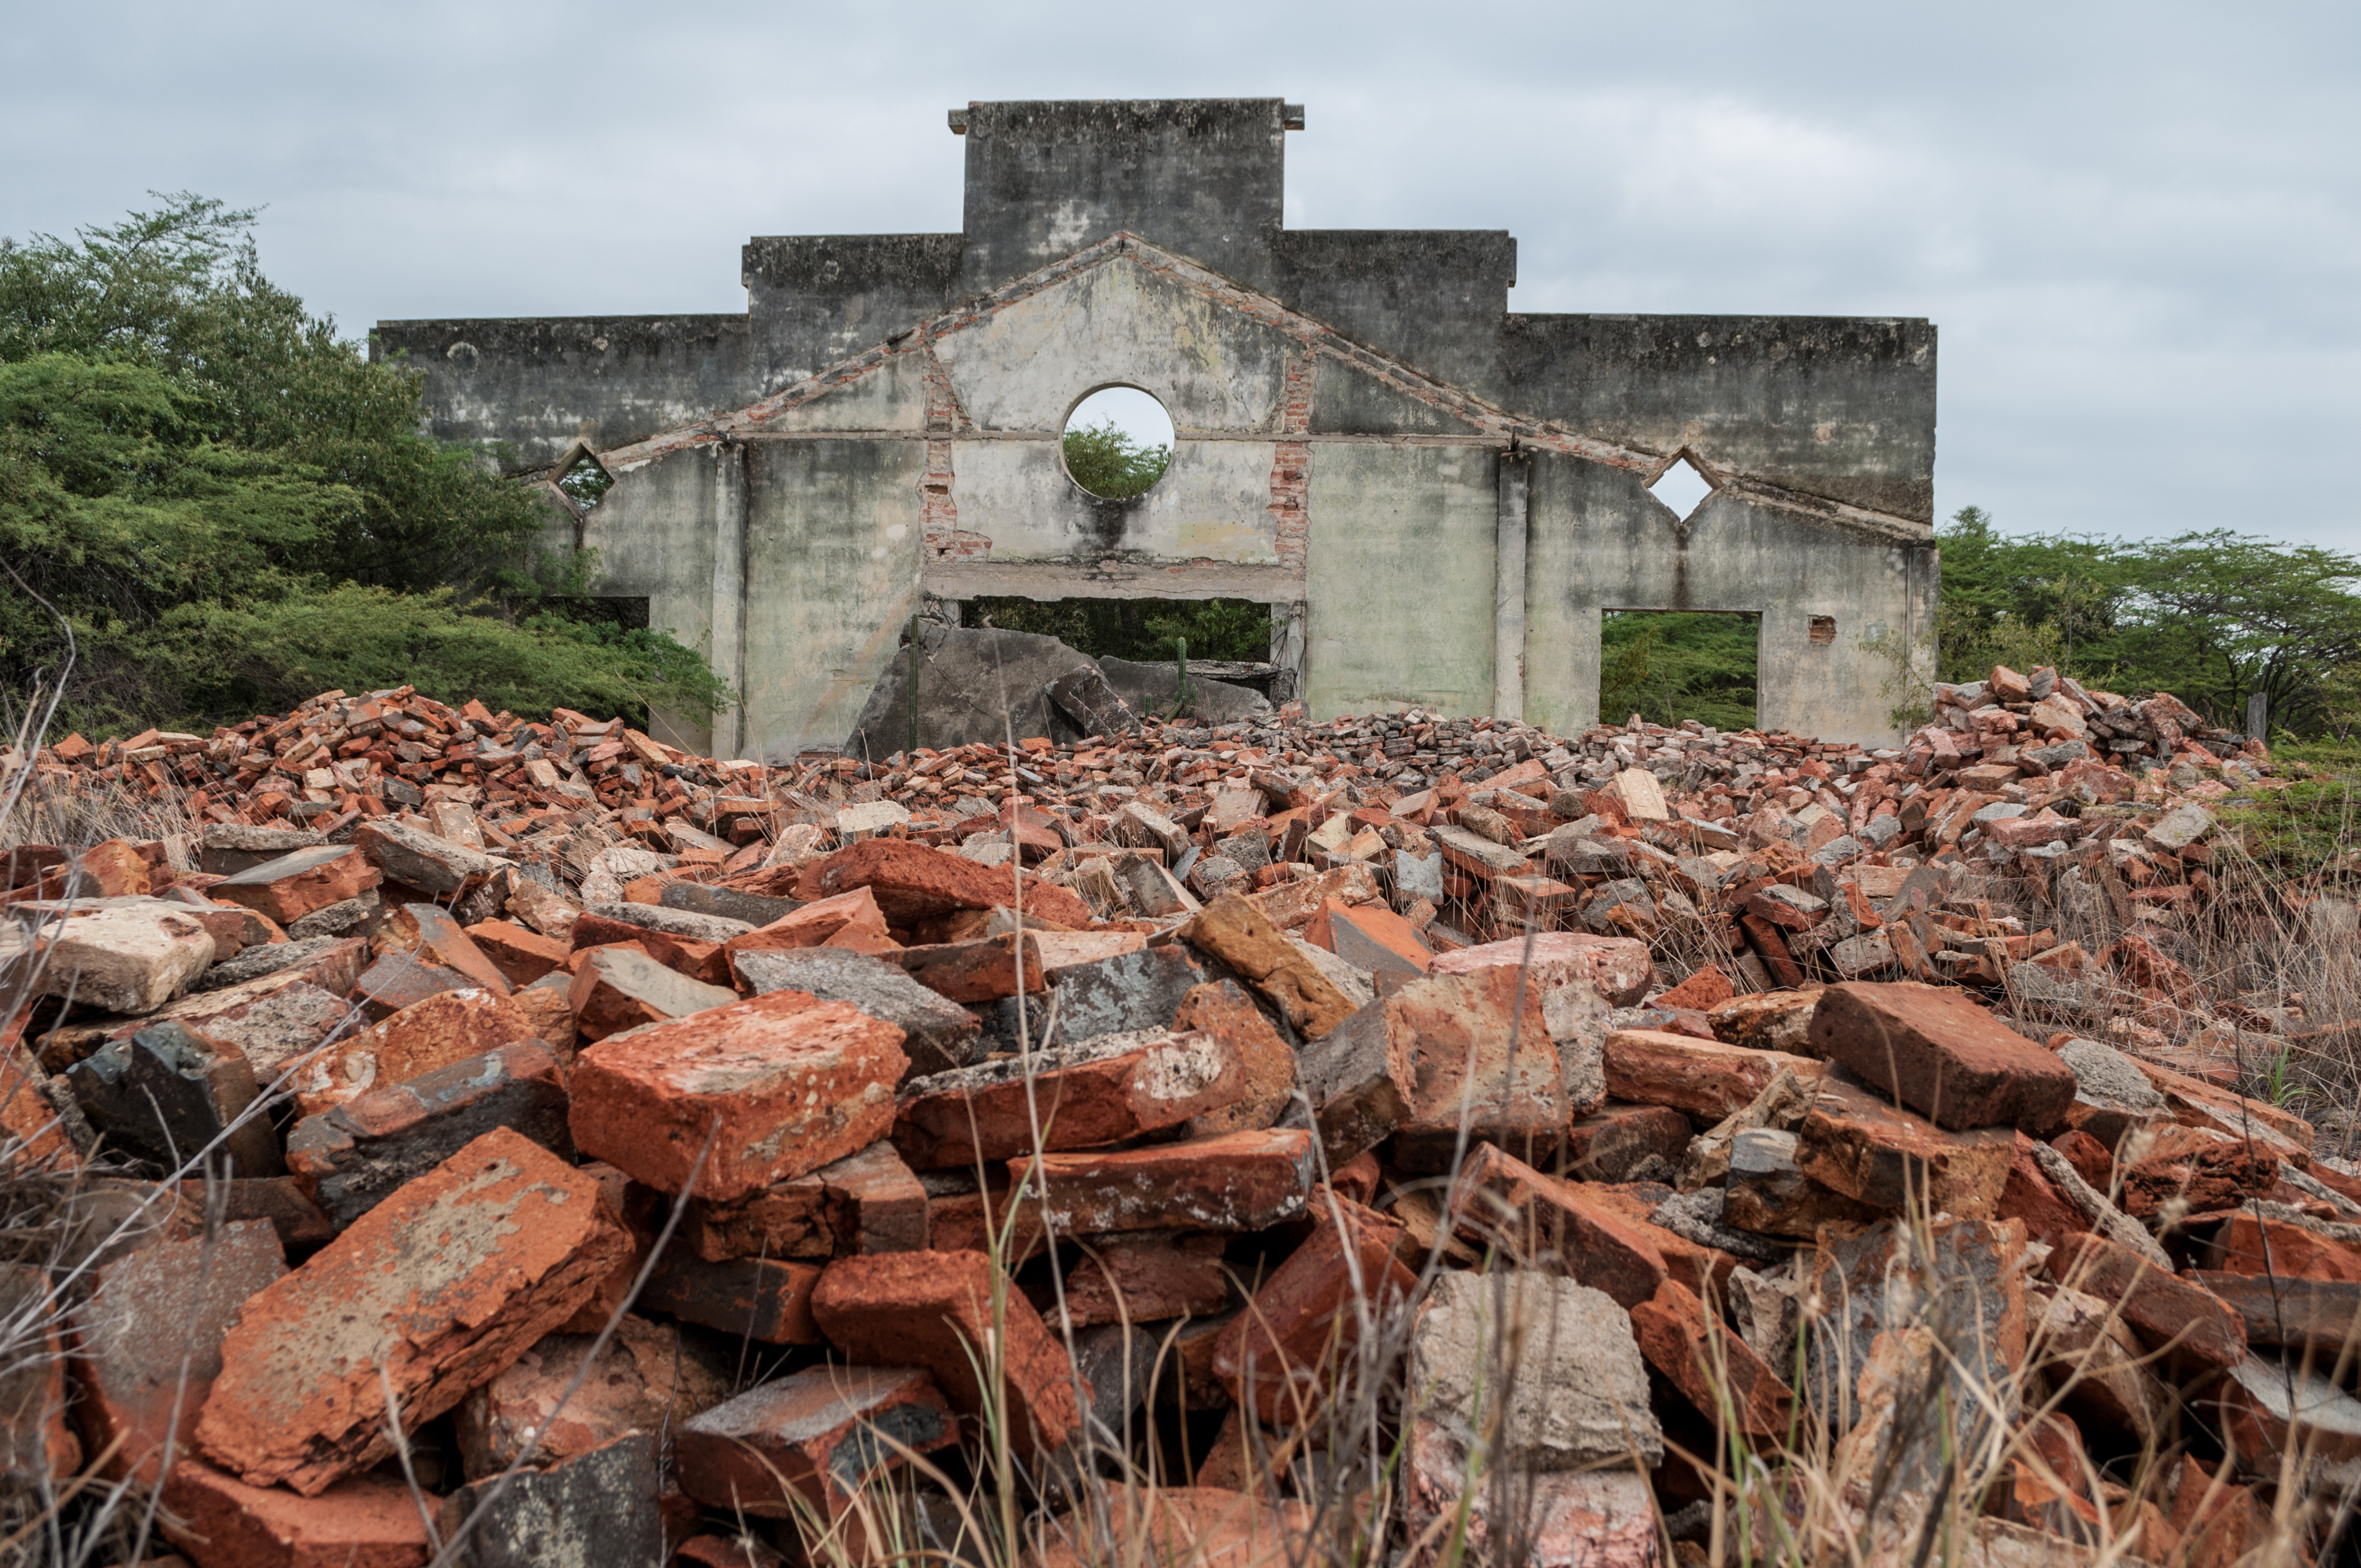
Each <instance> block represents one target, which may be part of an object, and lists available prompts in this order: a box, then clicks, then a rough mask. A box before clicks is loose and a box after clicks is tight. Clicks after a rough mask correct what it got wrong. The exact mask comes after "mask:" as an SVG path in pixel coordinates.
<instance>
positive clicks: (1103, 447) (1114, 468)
mask: <svg viewBox="0 0 2361 1568" xmlns="http://www.w3.org/2000/svg"><path fill="white" fill-rule="evenodd" d="M1063 445H1064V448H1065V457H1066V473H1067V474H1068V475H1069V476H1070V477H1071V478H1072V479H1073V481H1074V483H1075V484H1077V485H1080V486H1081V487H1082V488H1083V489H1085V490H1088V491H1089V492H1090V493H1091V494H1092V495H1094V496H1097V497H1099V498H1100V499H1103V500H1112V501H1119V500H1126V499H1130V498H1131V497H1133V496H1136V495H1139V494H1141V493H1142V492H1144V491H1146V490H1147V489H1148V488H1149V487H1150V486H1152V485H1154V484H1155V483H1156V481H1157V480H1159V479H1160V478H1162V477H1164V470H1165V469H1166V468H1167V467H1169V466H1171V462H1172V416H1171V415H1170V414H1169V413H1167V412H1165V411H1164V405H1163V404H1162V403H1159V402H1158V401H1157V400H1155V399H1154V398H1152V397H1150V396H1149V395H1148V393H1146V392H1143V391H1141V390H1140V389H1138V388H1137V387H1102V388H1100V389H1098V390H1097V391H1095V392H1093V393H1092V394H1091V395H1090V396H1089V397H1087V398H1084V399H1083V400H1082V401H1081V402H1079V403H1076V404H1075V405H1074V411H1073V412H1071V413H1070V414H1068V415H1067V416H1066V430H1065V434H1064V437H1063Z"/></svg>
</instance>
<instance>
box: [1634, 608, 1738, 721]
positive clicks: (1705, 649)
mask: <svg viewBox="0 0 2361 1568" xmlns="http://www.w3.org/2000/svg"><path fill="white" fill-rule="evenodd" d="M1759 636H1760V623H1759V622H1758V621H1757V620H1755V618H1754V617H1752V616H1751V615H1708V614H1704V613H1691V612H1682V611H1662V612H1659V611H1649V610H1609V611H1608V612H1607V614H1606V617H1605V619H1604V620H1603V622H1602V624H1601V628H1600V638H1599V641H1600V651H1599V675H1598V721H1599V722H1600V723H1602V724H1621V723H1624V722H1625V721H1626V720H1628V719H1629V718H1631V715H1632V714H1634V713H1637V714H1638V715H1639V716H1640V717H1641V718H1644V719H1646V720H1648V721H1649V722H1650V723H1653V724H1664V725H1675V724H1678V723H1680V722H1681V721H1682V720H1683V719H1685V718H1694V719H1697V721H1699V722H1700V723H1703V724H1709V725H1711V726H1712V727H1713V728H1715V729H1749V728H1751V727H1752V725H1753V723H1754V719H1755V691H1754V671H1755V650H1756V645H1757V641H1758V639H1759Z"/></svg>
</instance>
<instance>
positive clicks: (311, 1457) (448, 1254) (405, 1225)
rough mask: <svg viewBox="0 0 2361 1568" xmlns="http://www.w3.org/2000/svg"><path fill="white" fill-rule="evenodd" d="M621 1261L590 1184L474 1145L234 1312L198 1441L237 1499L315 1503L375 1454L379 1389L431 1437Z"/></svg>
mask: <svg viewBox="0 0 2361 1568" xmlns="http://www.w3.org/2000/svg"><path fill="white" fill-rule="evenodd" d="M421 1236H433V1237H435V1238H436V1239H437V1242H438V1245H435V1246H434V1247H431V1248H422V1247H420V1246H419V1245H417V1242H418V1238H419V1237H421ZM629 1252H630V1240H629V1238H628V1237H627V1236H626V1235H625V1234H624V1232H623V1230H622V1227H621V1226H620V1225H618V1224H616V1223H614V1222H613V1221H612V1220H610V1219H609V1218H608V1217H607V1216H606V1213H605V1211H604V1208H603V1206H602V1205H601V1204H600V1202H599V1201H598V1182H597V1181H596V1180H595V1179H592V1178H591V1177H590V1176H588V1174H586V1173H584V1172H581V1171H577V1170H576V1169H575V1168H573V1167H571V1166H569V1165H567V1164H566V1163H565V1162H564V1161H563V1160H560V1159H559V1158H558V1157H556V1156H555V1155H553V1154H551V1153H550V1152H549V1151H548V1150H546V1149H544V1148H542V1147H541V1146H539V1145H537V1144H534V1143H533V1142H532V1141H530V1140H529V1139H526V1138H524V1137H522V1136H520V1135H517V1134H515V1133H512V1132H509V1131H507V1130H506V1129H500V1130H498V1131H495V1132H490V1133H487V1134H485V1135H483V1136H482V1137H480V1138H478V1139H477V1140H476V1141H475V1142H474V1143H472V1144H469V1145H468V1146H467V1147H466V1148H464V1149H462V1150H460V1151H459V1153H458V1154H456V1155H455V1156H453V1157H451V1158H450V1159H448V1160H446V1161H445V1162H444V1163H443V1164H442V1165H440V1166H438V1167H436V1168H434V1170H432V1171H430V1172H428V1173H427V1174H426V1175H424V1176H423V1177H420V1178H418V1179H416V1180H413V1181H412V1182H410V1183H408V1184H407V1185H405V1186H404V1187H402V1188H401V1190H399V1191H397V1192H396V1193H395V1194H394V1195H393V1196H392V1197H391V1198H390V1199H388V1200H387V1201H385V1202H383V1203H380V1204H379V1205H378V1206H377V1208H375V1209H373V1210H371V1211H370V1212H368V1214H365V1215H363V1216H362V1217H361V1219H360V1221H359V1223H357V1224H355V1225H354V1226H353V1227H352V1228H351V1229H350V1230H348V1231H346V1233H345V1234H343V1235H341V1236H339V1237H337V1238H336V1239H335V1241H333V1242H331V1243H329V1244H328V1245H327V1246H326V1247H325V1248H324V1249H322V1251H321V1252H320V1253H319V1254H318V1255H316V1256H314V1257H313V1258H312V1259H311V1260H310V1261H309V1262H308V1263H306V1264H305V1265H304V1266H302V1268H301V1269H298V1270H297V1271H296V1272H294V1273H293V1274H291V1275H289V1276H287V1277H285V1278H284V1279H281V1280H280V1281H279V1282H278V1283H277V1284H275V1285H272V1286H270V1287H269V1288H267V1289H265V1290H263V1291H262V1292H261V1293H260V1294H258V1295H257V1296H255V1297H254V1298H253V1299H250V1300H249V1301H248V1302H247V1305H246V1307H245V1309H244V1310H243V1311H242V1312H241V1314H240V1317H239V1321H238V1324H237V1326H236V1328H234V1329H232V1330H231V1331H230V1332H229V1334H228V1336H227V1338H226V1339H225V1341H224V1342H223V1345H222V1373H221V1376H220V1377H219V1378H217V1379H216V1380H215V1381H214V1392H213V1396H212V1398H209V1399H208V1400H207V1401H206V1402H205V1408H204V1414H203V1417H202V1418H201V1420H199V1422H198V1426H197V1438H198V1442H200V1443H201V1444H202V1445H203V1449H204V1451H205V1453H206V1454H207V1456H208V1457H209V1458H211V1459H212V1460H213V1461H214V1463H216V1464H222V1465H224V1466H226V1467H227V1468H229V1469H230V1470H232V1471H233V1472H234V1473H235V1474H236V1475H238V1476H239V1477H240V1478H241V1479H243V1480H245V1481H246V1482H247V1484H248V1485H252V1486H276V1485H285V1486H291V1487H293V1488H294V1489H295V1490H296V1491H298V1492H300V1493H302V1495H304V1496H305V1497H317V1496H319V1495H320V1494H321V1493H322V1492H324V1491H325V1490H326V1489H327V1488H328V1487H329V1486H333V1485H334V1484H335V1482H337V1481H338V1480H340V1479H342V1478H343V1477H345V1476H346V1475H351V1474H353V1473H355V1472H356V1471H358V1470H362V1469H365V1468H367V1467H368V1466H369V1465H371V1464H375V1463H377V1461H379V1460H380V1459H382V1458H384V1457H386V1456H387V1455H388V1454H389V1453H391V1452H392V1440H391V1438H390V1436H389V1429H388V1426H387V1421H386V1397H387V1393H388V1390H389V1389H390V1391H391V1393H392V1395H393V1396H394V1397H395V1398H399V1399H400V1400H401V1409H402V1417H403V1420H404V1422H405V1424H407V1423H410V1422H418V1423H422V1424H423V1423H424V1422H426V1421H430V1420H434V1418H435V1417H436V1416H438V1415H441V1414H442V1413H443V1412H444V1411H445V1410H447V1409H450V1408H451V1407H452V1406H453V1405H456V1404H457V1403H458V1402H459V1400H460V1399H461V1398H465V1397H466V1395H467V1391H468V1390H469V1389H471V1388H473V1387H476V1386H478V1384H480V1383H482V1382H484V1381H486V1380H487V1379H489V1377H491V1376H493V1375H494V1374H496V1373H498V1372H499V1371H500V1368H502V1367H503V1366H506V1365H508V1364H509V1363H510V1362H511V1361H513V1360H515V1359H516V1357H517V1356H518V1355H520V1354H522V1353H523V1352H524V1350H525V1349H526V1347H528V1346H530V1345H531V1344H533V1343H534V1342H535V1341H537V1340H539V1339H540V1338H541V1337H542V1336H543V1335H544V1334H545V1333H546V1332H549V1330H550V1329H551V1328H552V1327H554V1326H555V1325H556V1324H557V1323H560V1322H563V1321H565V1320H566V1318H568V1317H570V1316H572V1315H573V1313H574V1310H575V1309H576V1308H577V1307H579V1306H581V1305H582V1303H583V1302H585V1301H587V1300H588V1299H590V1296H591V1294H592V1293H593V1292H594V1291H595V1290H596V1289H597V1288H598V1282H599V1281H600V1280H601V1279H602V1278H604V1277H606V1276H607V1275H608V1274H609V1273H610V1272H612V1271H613V1269H614V1268H615V1266H617V1265H618V1264H620V1263H621V1262H622V1261H623V1259H624V1258H625V1257H626V1256H627V1255H629Z"/></svg>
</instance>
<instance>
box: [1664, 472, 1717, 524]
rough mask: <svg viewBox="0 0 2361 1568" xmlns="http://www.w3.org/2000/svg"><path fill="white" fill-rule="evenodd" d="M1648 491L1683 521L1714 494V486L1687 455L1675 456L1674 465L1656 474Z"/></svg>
mask: <svg viewBox="0 0 2361 1568" xmlns="http://www.w3.org/2000/svg"><path fill="white" fill-rule="evenodd" d="M1648 493H1649V494H1650V495H1652V496H1653V497H1655V498H1656V499H1658V500H1660V501H1662V502H1664V504H1665V505H1666V506H1668V507H1670V508H1672V509H1673V515H1674V516H1675V517H1677V518H1679V519H1681V520H1682V521H1687V520H1688V517H1689V514H1690V513H1692V512H1694V511H1696V510H1697V508H1698V507H1699V506H1701V505H1703V504H1704V503H1705V499H1706V497H1708V496H1709V495H1711V494H1713V486H1712V485H1711V484H1709V483H1708V481H1707V479H1706V477H1705V476H1704V475H1703V474H1700V473H1698V472H1697V466H1696V465H1695V464H1693V463H1691V462H1690V461H1689V460H1688V459H1687V458H1686V457H1680V458H1675V460H1674V462H1673V466H1671V467H1669V468H1667V469H1665V470H1664V472H1663V473H1662V474H1659V475H1657V476H1656V482H1655V483H1654V484H1653V485H1650V486H1649V487H1648Z"/></svg>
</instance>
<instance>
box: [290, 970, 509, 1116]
mask: <svg viewBox="0 0 2361 1568" xmlns="http://www.w3.org/2000/svg"><path fill="white" fill-rule="evenodd" d="M533 1037H534V1036H533V1025H532V1023H531V1021H530V1020H528V1019H527V1018H526V1017H525V1015H524V1014H523V1013H522V1011H520V1010H519V1009H518V1008H517V1006H516V1004H515V1003H512V1002H511V1001H510V1000H509V999H508V998H507V997H505V996H496V995H494V994H493V993H492V992H489V991H483V990H479V989H477V988H474V987H470V988H468V989H467V990H465V991H446V992H438V993H436V994H435V995H433V996H430V997H428V998H426V999H425V1000H424V1001H423V1002H418V1003H412V1004H411V1005H410V1006H408V1007H405V1008H403V1009H402V1010H401V1012H399V1013H396V1014H393V1015H392V1016H390V1017H389V1018H387V1019H386V1020H385V1021H384V1022H383V1023H381V1024H375V1025H370V1026H369V1027H368V1028H366V1029H363V1030H361V1031H359V1032H358V1033H357V1034H353V1035H347V1036H345V1037H344V1038H343V1039H341V1040H338V1041H336V1042H335V1044H333V1045H331V1046H329V1047H328V1048H327V1049H325V1050H324V1051H322V1052H320V1053H319V1054H318V1055H317V1056H315V1057H313V1058H312V1059H311V1060H310V1061H309V1062H307V1063H305V1064H304V1065H303V1066H302V1068H301V1069H298V1070H297V1073H296V1077H295V1081H294V1085H293V1088H294V1090H295V1098H296V1102H297V1103H298V1104H300V1105H301V1106H302V1110H303V1114H305V1115H306V1116H316V1115H319V1114H320V1113H323V1112H324V1111H331V1110H334V1109H335V1107H336V1106H339V1105H342V1104H344V1103H346V1102H347V1101H351V1100H357V1099H358V1098H359V1097H360V1096H362V1095H364V1094H367V1093H368V1092H369V1091H372V1090H379V1089H390V1088H392V1087H393V1086H394V1085H396V1084H400V1083H407V1082H408V1081H409V1080H412V1079H413V1078H420V1077H423V1076H424V1075H425V1074H427V1073H430V1072H433V1071H434V1070H435V1069H437V1068H445V1067H449V1066H451V1065H452V1064H453V1063H455V1062H461V1061H465V1060H467V1058H470V1057H479V1056H482V1055H483V1054H484V1053H485V1052H487V1051H495V1050H498V1049H500V1047H502V1046H506V1045H515V1044H522V1042H524V1041H527V1040H531V1039H533Z"/></svg>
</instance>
